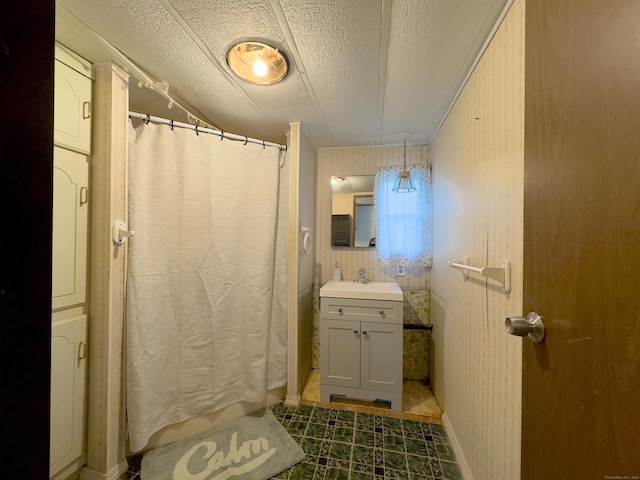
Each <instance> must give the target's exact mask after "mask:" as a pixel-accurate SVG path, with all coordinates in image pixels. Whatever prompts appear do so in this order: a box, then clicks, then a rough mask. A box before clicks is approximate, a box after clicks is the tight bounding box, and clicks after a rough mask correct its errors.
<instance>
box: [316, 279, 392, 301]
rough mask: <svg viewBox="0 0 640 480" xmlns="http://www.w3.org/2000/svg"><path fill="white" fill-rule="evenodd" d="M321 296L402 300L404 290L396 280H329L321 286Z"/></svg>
mask: <svg viewBox="0 0 640 480" xmlns="http://www.w3.org/2000/svg"><path fill="white" fill-rule="evenodd" d="M320 296H321V297H334V298H360V299H363V300H394V301H397V302H401V301H402V299H403V298H404V297H403V294H402V290H400V286H399V285H398V284H397V283H396V282H369V283H357V282H353V281H346V280H344V281H341V282H334V281H330V282H327V283H326V284H325V285H324V286H323V287H321V288H320Z"/></svg>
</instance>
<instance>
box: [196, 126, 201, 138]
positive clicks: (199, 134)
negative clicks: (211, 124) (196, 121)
mask: <svg viewBox="0 0 640 480" xmlns="http://www.w3.org/2000/svg"><path fill="white" fill-rule="evenodd" d="M196 135H198V136H200V133H198V125H196Z"/></svg>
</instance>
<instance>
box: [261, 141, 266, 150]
mask: <svg viewBox="0 0 640 480" xmlns="http://www.w3.org/2000/svg"><path fill="white" fill-rule="evenodd" d="M262 148H263V149H264V148H267V146H266V145H265V144H264V140H262Z"/></svg>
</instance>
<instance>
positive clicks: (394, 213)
mask: <svg viewBox="0 0 640 480" xmlns="http://www.w3.org/2000/svg"><path fill="white" fill-rule="evenodd" d="M408 170H409V171H410V172H411V179H412V181H413V183H414V185H415V187H416V191H415V192H411V193H396V192H393V191H391V188H392V187H393V184H394V182H395V181H396V179H397V178H398V167H385V168H382V169H380V170H379V171H378V173H376V177H375V183H374V203H375V205H376V248H377V251H378V264H379V265H381V266H396V265H402V266H405V267H429V266H431V259H432V217H433V214H432V205H431V198H432V196H431V168H430V167H427V166H424V165H411V166H409V167H408Z"/></svg>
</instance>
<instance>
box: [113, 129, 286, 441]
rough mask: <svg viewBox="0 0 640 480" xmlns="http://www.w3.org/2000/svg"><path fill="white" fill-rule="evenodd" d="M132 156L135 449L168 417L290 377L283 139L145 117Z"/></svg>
mask: <svg viewBox="0 0 640 480" xmlns="http://www.w3.org/2000/svg"><path fill="white" fill-rule="evenodd" d="M128 162H129V169H128V172H129V178H128V181H129V228H130V229H132V230H134V231H135V236H134V237H132V238H131V239H130V240H129V252H128V274H127V295H126V302H127V304H126V325H127V327H126V342H127V348H126V355H127V372H126V374H127V418H128V431H129V439H130V448H131V450H132V451H137V450H140V449H142V448H143V447H144V446H145V445H146V444H147V442H148V440H149V438H150V436H151V434H153V433H154V432H156V431H158V430H159V429H161V428H163V427H165V426H167V425H170V424H173V423H176V422H180V421H183V420H186V419H188V418H191V417H195V416H199V415H203V414H205V413H210V412H213V411H216V410H218V409H220V408H224V407H226V406H228V405H231V404H233V403H236V402H239V401H248V402H260V401H262V400H263V399H264V397H265V392H266V390H268V389H271V388H276V387H280V386H283V385H284V384H285V382H286V344H287V336H286V332H287V281H288V277H287V265H286V244H285V242H286V218H284V217H285V216H286V213H285V212H286V210H285V208H284V205H286V202H284V201H283V202H281V201H280V200H279V199H280V198H283V192H282V191H281V190H283V188H281V185H280V183H281V182H280V180H279V175H280V170H281V165H282V164H283V163H284V153H281V152H279V150H278V149H276V148H264V147H263V146H262V145H255V144H247V145H243V142H240V143H238V142H234V141H231V140H228V139H227V140H222V141H221V139H220V138H218V137H216V136H213V135H205V134H200V135H197V134H196V132H194V131H193V130H185V129H175V130H171V129H170V128H169V127H168V126H166V125H154V124H147V125H145V124H144V123H143V124H142V125H140V126H139V127H138V128H137V129H136V130H134V129H133V127H131V128H130V140H129V160H128ZM282 183H283V184H284V182H282ZM285 188H286V187H285Z"/></svg>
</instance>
